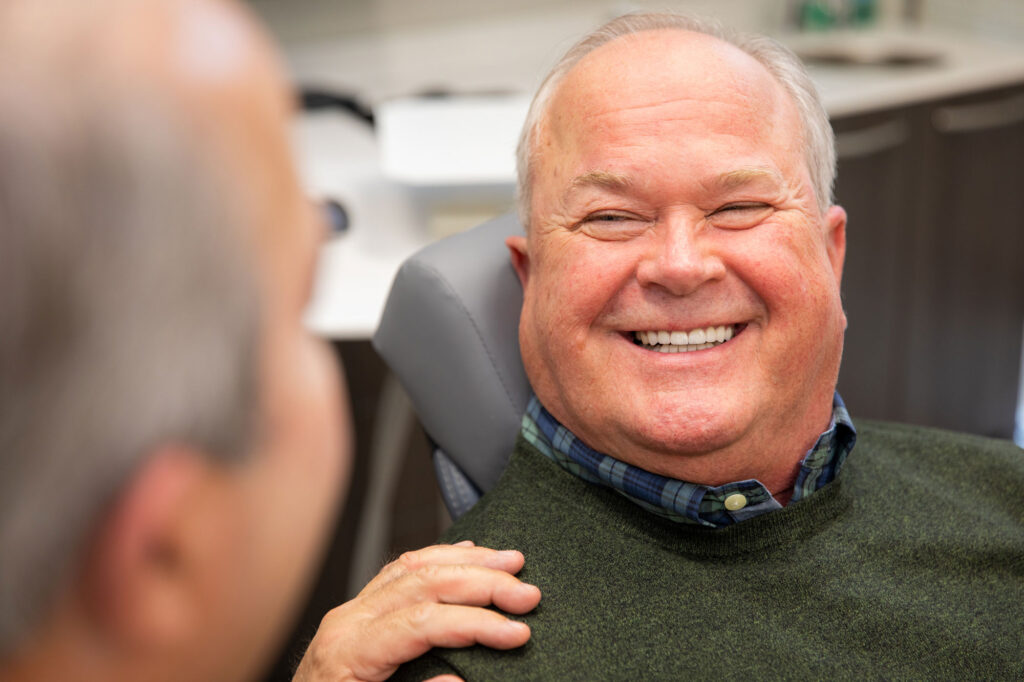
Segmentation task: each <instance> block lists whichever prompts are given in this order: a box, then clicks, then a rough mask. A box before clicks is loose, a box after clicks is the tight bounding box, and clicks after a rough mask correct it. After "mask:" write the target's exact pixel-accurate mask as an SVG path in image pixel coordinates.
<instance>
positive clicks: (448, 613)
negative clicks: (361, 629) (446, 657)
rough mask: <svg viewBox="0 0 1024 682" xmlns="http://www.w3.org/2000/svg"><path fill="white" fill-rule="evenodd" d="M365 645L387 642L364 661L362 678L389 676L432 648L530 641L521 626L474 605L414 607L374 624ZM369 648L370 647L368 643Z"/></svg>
mask: <svg viewBox="0 0 1024 682" xmlns="http://www.w3.org/2000/svg"><path fill="white" fill-rule="evenodd" d="M365 635H366V637H365V640H364V641H366V642H368V643H376V642H387V643H388V646H387V648H386V649H385V648H383V647H381V650H380V651H377V652H375V653H376V654H377V656H379V657H380V658H379V659H377V660H378V662H377V663H376V664H375V663H374V662H373V660H374V658H376V657H375V656H373V655H372V654H370V652H369V651H368V650H367V651H366V653H368V654H370V655H369V656H367V658H366V663H367V664H368V665H369V667H368V668H367V669H366V670H365V673H366V677H374V676H377V675H379V674H380V673H381V672H385V673H386V674H387V675H390V674H391V673H392V672H394V669H397V667H398V666H399V665H401V664H402V663H404V662H405V661H409V660H412V659H414V658H417V657H418V656H422V655H423V654H425V653H426V652H427V651H429V650H430V649H432V648H433V647H447V648H462V647H467V646H472V645H474V644H482V645H484V646H488V647H491V648H493V649H514V648H516V647H519V646H522V645H523V644H525V643H526V642H527V641H528V640H529V639H530V628H529V626H528V625H526V624H525V623H520V622H518V621H514V620H509V619H508V618H506V617H505V616H502V615H501V614H500V613H496V612H494V611H491V610H490V609H482V608H479V607H475V606H458V605H451V604H431V603H425V604H417V605H415V606H413V607H411V608H408V609H403V610H402V611H397V612H395V613H391V614H389V615H388V616H387V617H385V618H382V619H380V620H378V621H375V622H374V623H373V624H372V625H371V627H369V628H367V631H366V632H365ZM369 646H373V644H369Z"/></svg>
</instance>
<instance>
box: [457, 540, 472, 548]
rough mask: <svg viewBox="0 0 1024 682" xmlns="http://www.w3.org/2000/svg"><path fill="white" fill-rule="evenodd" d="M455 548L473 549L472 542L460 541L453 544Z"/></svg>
mask: <svg viewBox="0 0 1024 682" xmlns="http://www.w3.org/2000/svg"><path fill="white" fill-rule="evenodd" d="M455 546H456V547H475V546H476V545H474V544H473V541H472V540H462V541H460V542H456V543H455Z"/></svg>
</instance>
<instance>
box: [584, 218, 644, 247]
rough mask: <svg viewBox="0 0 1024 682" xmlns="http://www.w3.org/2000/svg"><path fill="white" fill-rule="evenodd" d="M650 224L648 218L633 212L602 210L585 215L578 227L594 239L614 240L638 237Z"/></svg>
mask: <svg viewBox="0 0 1024 682" xmlns="http://www.w3.org/2000/svg"><path fill="white" fill-rule="evenodd" d="M650 225H651V223H650V222H649V221H648V220H646V219H644V218H641V217H639V216H637V215H634V214H632V213H620V212H617V211H600V212H596V213H591V214H590V215H588V216H587V217H585V218H584V219H583V220H581V221H580V222H579V223H578V224H577V225H576V229H578V230H579V231H581V232H583V233H584V234H586V235H588V236H590V237H593V238H594V239H601V240H608V241H613V240H622V239H631V238H633V237H636V236H638V235H640V234H642V233H643V232H644V231H646V230H647V228H648V227H650Z"/></svg>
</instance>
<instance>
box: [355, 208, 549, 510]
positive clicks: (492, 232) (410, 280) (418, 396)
mask: <svg viewBox="0 0 1024 682" xmlns="http://www.w3.org/2000/svg"><path fill="white" fill-rule="evenodd" d="M522 232H523V230H522V226H521V225H520V224H519V220H518V218H516V216H515V215H514V214H507V215H504V216H501V217H499V218H496V219H494V220H491V221H489V222H487V223H484V224H483V225H481V226H479V227H476V228H473V229H472V230H469V231H467V232H463V233H461V234H457V235H454V236H452V237H448V238H446V239H443V240H441V241H439V242H436V243H434V244H431V245H430V246H427V247H426V248H424V249H422V250H420V251H419V252H417V253H415V254H414V255H413V256H411V257H410V258H409V259H408V260H407V261H406V262H405V263H404V264H403V265H402V267H401V268H400V269H399V271H398V274H397V275H396V276H395V281H394V283H393V284H392V287H391V293H390V294H389V295H388V300H387V303H386V305H385V308H384V314H383V317H382V318H381V323H380V326H379V327H378V329H377V333H376V334H375V335H374V337H373V346H374V348H376V349H377V352H378V353H379V354H380V356H381V357H382V358H383V359H384V361H385V362H386V363H387V364H388V366H389V367H390V368H391V370H392V371H393V372H394V373H395V375H396V376H397V377H398V380H399V381H400V382H401V383H402V385H403V386H404V387H405V390H406V392H407V393H408V394H409V398H410V399H411V400H412V403H413V406H414V407H415V408H416V413H417V414H418V415H419V417H420V421H421V422H422V424H423V427H424V429H425V430H426V432H427V434H428V435H429V436H430V437H431V439H433V440H434V442H435V443H436V444H437V445H438V447H439V448H440V449H441V450H443V451H444V452H445V453H447V454H448V456H449V457H450V458H451V459H452V460H453V461H454V462H455V463H456V464H457V465H458V466H459V467H461V468H462V470H463V471H464V472H465V473H466V474H467V475H468V476H469V478H470V480H471V481H472V482H473V483H474V485H476V486H477V487H478V488H479V489H480V490H482V491H487V490H489V489H490V488H491V487H492V486H493V485H494V484H495V483H496V482H497V480H498V478H499V477H500V476H501V472H502V471H503V470H504V468H505V465H506V464H507V462H508V457H509V454H510V453H511V451H512V445H513V443H514V441H515V437H516V434H517V433H518V432H519V424H520V420H521V419H522V415H523V412H524V411H525V410H526V403H527V401H528V400H529V398H530V385H529V382H528V381H527V379H526V373H525V371H524V370H523V365H522V360H521V359H520V355H519V314H520V310H521V309H522V304H523V293H522V288H521V287H520V285H519V279H518V277H517V276H516V273H515V270H514V269H513V268H512V264H511V261H510V260H509V255H508V249H507V248H506V246H505V238H506V237H508V236H510V235H513V234H522Z"/></svg>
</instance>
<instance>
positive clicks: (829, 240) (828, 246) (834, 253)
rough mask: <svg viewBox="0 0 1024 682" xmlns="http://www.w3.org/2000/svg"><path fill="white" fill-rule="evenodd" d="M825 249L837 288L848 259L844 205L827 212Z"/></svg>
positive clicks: (844, 323)
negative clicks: (844, 264)
mask: <svg viewBox="0 0 1024 682" xmlns="http://www.w3.org/2000/svg"><path fill="white" fill-rule="evenodd" d="M825 250H826V251H827V253H828V260H829V263H830V264H831V265H832V272H833V273H834V274H835V277H836V288H841V287H842V285H843V263H844V262H845V261H846V211H845V210H844V209H843V207H842V206H830V207H829V209H828V212H827V213H825ZM846 324H847V321H846V311H843V328H844V329H845V328H846Z"/></svg>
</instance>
